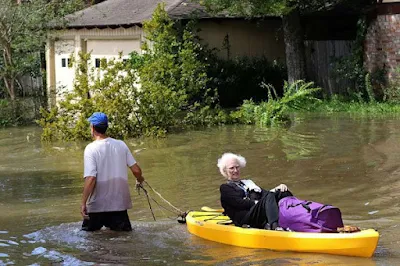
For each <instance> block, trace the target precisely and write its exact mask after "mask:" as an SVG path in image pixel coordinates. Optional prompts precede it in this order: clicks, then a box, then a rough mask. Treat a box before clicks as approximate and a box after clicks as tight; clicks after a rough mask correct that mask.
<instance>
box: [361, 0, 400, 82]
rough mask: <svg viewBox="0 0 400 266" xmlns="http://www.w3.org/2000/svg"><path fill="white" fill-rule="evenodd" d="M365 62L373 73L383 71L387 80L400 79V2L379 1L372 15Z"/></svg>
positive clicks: (366, 41)
mask: <svg viewBox="0 0 400 266" xmlns="http://www.w3.org/2000/svg"><path fill="white" fill-rule="evenodd" d="M369 17H370V23H369V27H368V31H367V35H366V37H365V45H364V50H365V56H364V62H365V67H366V69H367V70H368V71H369V72H371V73H377V72H379V71H383V73H384V75H385V78H386V80H388V81H395V80H397V82H398V81H399V78H400V65H399V64H400V1H396V0H378V3H377V5H376V6H375V8H374V9H373V10H371V12H370V14H369Z"/></svg>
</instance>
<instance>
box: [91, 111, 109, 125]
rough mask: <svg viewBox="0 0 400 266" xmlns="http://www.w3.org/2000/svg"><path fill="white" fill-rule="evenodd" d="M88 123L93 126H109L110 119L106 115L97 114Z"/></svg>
mask: <svg viewBox="0 0 400 266" xmlns="http://www.w3.org/2000/svg"><path fill="white" fill-rule="evenodd" d="M88 121H89V122H90V123H91V124H92V125H93V126H108V118H107V115H106V114H105V113H101V112H95V113H93V114H92V115H91V116H90V117H89V118H88Z"/></svg>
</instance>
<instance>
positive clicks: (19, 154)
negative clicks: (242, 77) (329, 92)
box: [0, 117, 400, 265]
mask: <svg viewBox="0 0 400 266" xmlns="http://www.w3.org/2000/svg"><path fill="white" fill-rule="evenodd" d="M39 135H40V129H38V128H35V127H29V128H11V129H4V130H0V154H1V156H0V265H7V264H11V263H14V264H16V265H29V264H34V263H37V264H40V265H49V264H50V263H53V264H54V263H55V264H56V265H57V264H59V265H83V264H85V263H87V264H91V263H93V262H94V263H105V264H127V265H137V264H146V265H165V264H167V265H182V264H189V263H191V264H210V265H214V264H219V265H230V264H240V265H265V264H274V265H308V264H313V265H400V233H399V228H400V227H399V225H400V142H399V141H400V120H399V119H350V118H348V117H334V118H332V117H330V118H321V117H313V118H311V117H308V118H307V119H305V118H302V119H300V120H297V122H295V123H294V124H293V125H292V126H291V127H290V128H288V129H280V130H277V129H257V128H255V127H252V126H226V127H220V128H212V129H209V130H203V131H194V132H187V133H182V134H175V135H170V136H169V137H168V138H166V139H160V140H130V141H127V143H128V144H129V146H130V147H131V149H132V151H134V156H135V157H136V159H137V160H138V161H139V163H140V165H141V166H142V168H143V170H144V176H145V178H146V179H147V181H148V182H149V183H150V185H152V187H153V188H155V189H156V190H157V191H159V192H161V194H162V195H163V196H164V197H165V198H167V199H168V200H170V201H171V202H172V203H173V204H174V205H176V206H178V207H180V208H181V209H184V210H189V209H197V208H200V207H201V206H204V205H207V206H211V207H217V206H218V204H219V203H218V199H219V191H218V188H219V185H220V184H221V182H223V181H224V180H223V178H222V177H220V175H219V172H218V169H217V167H216V161H217V158H218V157H219V156H220V155H221V154H222V153H223V152H226V151H232V152H236V153H240V154H242V155H243V156H245V157H246V159H247V160H248V166H247V167H246V168H245V169H244V170H243V171H242V175H243V176H245V177H247V176H248V177H251V178H252V179H253V180H255V181H256V182H257V183H259V184H260V185H262V186H263V187H266V188H268V187H272V186H274V185H276V184H279V183H282V182H284V183H286V184H287V185H288V186H289V187H290V189H291V190H292V191H294V192H295V194H296V195H297V196H299V197H301V198H306V199H311V200H316V201H321V202H325V203H330V204H333V205H336V206H338V207H340V208H341V210H342V213H343V217H344V219H345V221H346V222H347V223H351V224H357V225H359V226H361V227H372V228H376V229H378V230H379V232H380V233H381V239H380V241H379V246H378V249H377V251H376V253H375V255H374V257H373V258H371V259H364V258H351V257H341V256H331V255H319V254H300V253H285V252H271V251H265V250H252V249H244V248H237V247H232V246H227V245H222V244H218V243H213V242H209V241H206V240H202V239H199V238H197V237H195V236H191V235H190V234H188V232H187V230H186V227H185V226H184V225H181V224H178V223H177V222H176V221H175V220H174V219H169V218H168V213H165V211H164V213H163V212H162V211H161V209H159V208H157V206H156V205H155V204H154V203H153V208H154V209H155V214H156V217H157V218H158V219H157V221H156V222H154V221H152V216H151V213H150V211H149V209H148V205H147V201H146V199H145V198H144V196H143V195H140V196H139V195H137V194H136V192H135V191H134V182H133V180H132V179H131V187H132V195H133V200H134V208H133V209H132V210H130V211H129V215H130V217H131V220H132V223H133V226H134V228H135V230H134V232H132V233H115V232H110V231H107V230H103V231H101V232H96V233H86V232H82V231H80V230H79V228H80V222H79V221H80V214H79V203H80V198H81V191H82V185H83V180H82V179H81V174H82V167H83V165H82V156H83V149H84V146H85V145H86V143H69V144H67V143H53V144H49V145H43V144H41V143H40V136H39ZM154 198H155V199H157V198H156V196H154Z"/></svg>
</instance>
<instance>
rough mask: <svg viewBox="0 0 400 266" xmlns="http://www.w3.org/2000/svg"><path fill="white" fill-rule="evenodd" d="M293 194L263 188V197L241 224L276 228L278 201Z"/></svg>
mask: <svg viewBox="0 0 400 266" xmlns="http://www.w3.org/2000/svg"><path fill="white" fill-rule="evenodd" d="M288 196H293V194H292V193H291V192H290V191H285V192H281V191H280V190H278V191H277V192H271V191H265V190H263V192H262V196H261V199H260V200H259V201H258V203H257V204H256V205H254V206H253V207H251V209H250V210H249V211H248V212H247V213H246V215H245V216H244V217H243V219H242V221H241V223H240V225H241V226H243V225H248V226H250V227H252V228H261V229H264V228H265V229H275V228H276V227H277V226H278V224H279V208H278V202H279V200H281V199H283V198H284V197H288Z"/></svg>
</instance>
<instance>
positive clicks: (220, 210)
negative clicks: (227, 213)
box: [201, 206, 224, 212]
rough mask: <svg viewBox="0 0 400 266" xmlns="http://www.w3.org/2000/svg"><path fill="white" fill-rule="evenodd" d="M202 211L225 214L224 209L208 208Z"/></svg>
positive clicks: (204, 207) (205, 207)
mask: <svg viewBox="0 0 400 266" xmlns="http://www.w3.org/2000/svg"><path fill="white" fill-rule="evenodd" d="M201 210H202V211H204V212H224V209H213V208H210V207H207V206H203V207H201Z"/></svg>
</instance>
